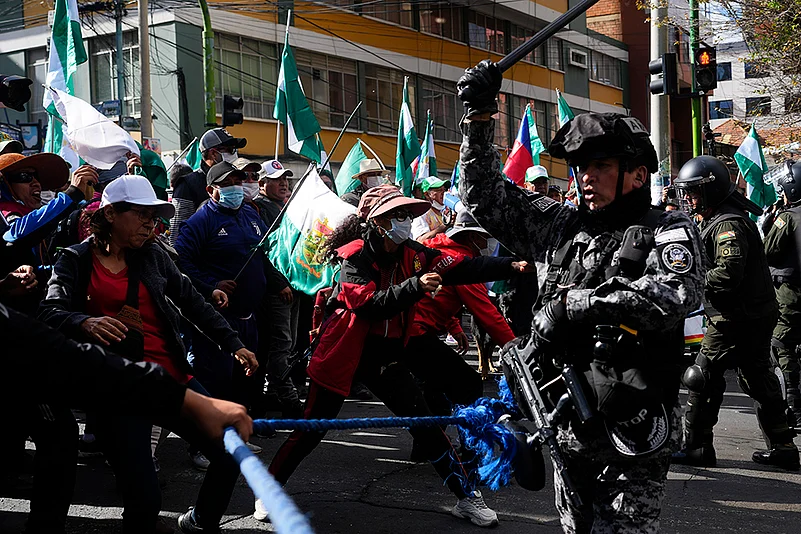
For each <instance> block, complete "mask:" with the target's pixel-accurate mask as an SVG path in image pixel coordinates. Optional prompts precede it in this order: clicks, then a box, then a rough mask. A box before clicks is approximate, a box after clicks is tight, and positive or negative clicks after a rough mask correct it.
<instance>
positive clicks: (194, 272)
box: [175, 162, 267, 406]
mask: <svg viewBox="0 0 801 534" xmlns="http://www.w3.org/2000/svg"><path fill="white" fill-rule="evenodd" d="M243 178H245V173H244V172H242V171H240V170H237V169H236V168H234V166H233V165H231V164H230V163H228V162H220V163H217V164H215V165H213V166H212V167H211V168H210V169H209V171H208V173H207V174H206V184H207V186H206V191H207V193H208V195H209V197H210V200H209V201H208V202H206V203H205V204H204V205H203V206H201V207H200V209H199V210H197V212H196V213H195V214H194V215H192V217H190V218H189V219H187V220H186V221H184V223H183V224H182V226H181V231H180V233H179V235H178V239H177V240H176V242H175V249H176V251H177V252H178V258H179V259H178V265H179V267H180V268H181V270H182V271H183V272H184V273H186V274H187V275H188V276H189V278H190V279H191V280H192V283H194V284H195V287H197V289H198V291H200V292H201V293H203V294H211V292H212V291H213V290H214V289H220V290H222V291H224V292H225V293H226V294H227V295H228V299H229V301H228V302H229V304H228V308H227V309H225V310H222V311H221V313H222V314H223V316H224V317H225V318H226V319H227V320H228V323H229V324H230V325H231V328H233V329H234V330H236V331H237V333H238V334H239V339H241V340H242V342H243V343H244V344H245V347H247V348H248V349H249V350H251V351H254V352H255V351H256V349H257V347H258V330H257V326H256V318H255V315H254V312H255V310H256V308H257V307H258V305H259V303H260V302H261V300H262V298H263V296H264V292H265V289H266V285H267V279H266V276H265V272H264V271H265V256H264V253H263V252H262V251H261V250H258V251H257V252H256V255H255V257H254V258H253V259H252V260H251V261H250V262H247V259H248V256H250V254H251V252H252V251H253V249H254V247H256V245H258V243H259V242H260V241H261V239H262V238H263V237H264V235H265V233H266V232H267V227H266V226H264V223H263V222H262V220H261V217H259V214H258V213H257V212H256V210H255V209H254V208H253V207H252V206H250V205H249V204H248V203H243V200H244V192H243V188H242V179H243ZM246 262H247V264H246ZM243 267H244V269H243ZM240 270H241V271H242V272H241V274H239V273H240ZM237 275H238V276H237ZM206 292H208V293H206ZM190 360H191V361H190V363H191V364H192V367H193V369H194V371H195V374H196V376H197V378H198V380H199V381H200V382H201V383H202V384H203V385H204V387H205V388H206V389H207V390H209V392H210V393H211V394H212V395H213V396H215V397H217V398H222V399H227V400H233V401H236V402H239V403H240V404H244V405H245V406H247V405H248V402H249V399H248V398H247V397H248V394H247V391H248V390H249V389H252V388H250V384H249V382H247V381H246V377H245V375H244V372H241V374H240V372H239V371H240V370H239V369H238V368H237V369H236V370H235V369H234V366H233V364H232V362H233V359H232V358H230V357H226V355H224V354H223V353H222V351H221V350H220V348H219V347H218V346H217V345H216V344H214V343H212V342H211V341H210V340H209V339H208V338H206V337H205V336H203V335H202V334H200V333H197V332H195V333H193V336H192V351H191V354H190Z"/></svg>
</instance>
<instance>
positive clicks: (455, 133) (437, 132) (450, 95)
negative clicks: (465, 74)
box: [420, 78, 497, 142]
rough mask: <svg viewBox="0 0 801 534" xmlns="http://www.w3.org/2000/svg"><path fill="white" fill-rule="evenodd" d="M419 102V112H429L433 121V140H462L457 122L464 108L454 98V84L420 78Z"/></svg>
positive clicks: (457, 99)
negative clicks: (420, 106)
mask: <svg viewBox="0 0 801 534" xmlns="http://www.w3.org/2000/svg"><path fill="white" fill-rule="evenodd" d="M420 101H421V105H422V108H421V110H429V109H430V110H431V117H432V118H433V119H434V139H436V140H438V141H453V142H458V141H461V140H462V134H461V133H460V131H459V120H460V119H461V118H462V115H463V114H464V106H463V105H462V101H461V100H459V98H458V97H457V96H456V84H455V83H453V82H447V81H441V80H435V79H432V78H422V79H421V80H420ZM496 129H497V128H496Z"/></svg>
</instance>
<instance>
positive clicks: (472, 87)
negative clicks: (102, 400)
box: [456, 59, 503, 118]
mask: <svg viewBox="0 0 801 534" xmlns="http://www.w3.org/2000/svg"><path fill="white" fill-rule="evenodd" d="M502 80H503V75H502V74H501V69H499V68H498V65H497V64H495V63H493V62H492V61H490V60H488V59H485V60H483V61H482V62H481V63H479V64H478V65H476V66H475V67H472V68H469V69H467V70H465V71H464V74H462V77H461V78H459V81H458V82H456V90H457V93H458V95H459V98H460V99H461V100H462V102H464V112H465V116H466V117H467V118H470V117H473V116H475V115H481V114H483V113H489V114H493V113H497V112H498V103H497V102H496V101H495V98H496V97H497V96H498V91H500V90H501V81H502Z"/></svg>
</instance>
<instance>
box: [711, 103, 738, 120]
mask: <svg viewBox="0 0 801 534" xmlns="http://www.w3.org/2000/svg"><path fill="white" fill-rule="evenodd" d="M732 117H734V101H733V100H717V101H715V102H710V103H709V118H710V120H715V119H730V118H732Z"/></svg>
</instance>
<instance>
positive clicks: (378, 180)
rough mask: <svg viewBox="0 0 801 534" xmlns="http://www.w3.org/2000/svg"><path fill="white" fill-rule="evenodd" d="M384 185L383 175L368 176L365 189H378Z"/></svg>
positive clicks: (365, 180)
mask: <svg viewBox="0 0 801 534" xmlns="http://www.w3.org/2000/svg"><path fill="white" fill-rule="evenodd" d="M383 183H384V177H383V176H382V175H380V174H379V175H377V176H366V177H365V178H364V187H366V188H367V189H370V188H371V187H378V186H379V185H381V184H383Z"/></svg>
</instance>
